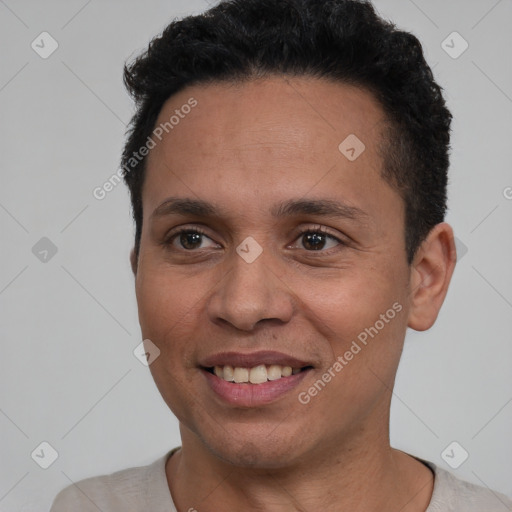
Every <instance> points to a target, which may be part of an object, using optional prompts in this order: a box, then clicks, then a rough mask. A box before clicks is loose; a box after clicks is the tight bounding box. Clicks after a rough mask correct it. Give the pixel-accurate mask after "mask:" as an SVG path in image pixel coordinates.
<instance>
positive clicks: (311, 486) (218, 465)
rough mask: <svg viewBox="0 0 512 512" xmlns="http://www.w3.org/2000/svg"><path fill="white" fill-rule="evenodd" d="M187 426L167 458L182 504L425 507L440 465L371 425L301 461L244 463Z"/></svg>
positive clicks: (355, 509)
mask: <svg viewBox="0 0 512 512" xmlns="http://www.w3.org/2000/svg"><path fill="white" fill-rule="evenodd" d="M180 427H181V435H182V448H181V450H179V451H178V452H177V453H176V454H175V455H173V456H172V457H171V458H170V459H169V460H168V461H167V465H166V474H167V480H168V483H169V488H170V490H171V494H172V496H173V500H174V502H175V504H176V506H177V508H178V510H179V511H180V512H184V511H189V510H197V511H199V512H216V511H218V510H246V511H255V512H256V511H271V512H292V511H307V510H323V511H325V512H328V511H336V512H340V511H350V512H363V511H364V512H377V511H378V512H386V511H390V512H391V511H393V512H396V510H400V511H401V512H425V510H426V509H427V507H428V504H429V502H430V498H431V496H432V490H433V474H432V472H431V471H430V470H429V469H428V468H427V467H426V466H424V465H423V464H422V463H421V462H419V461H417V460H415V459H414V458H412V457H410V456H409V455H407V454H405V453H403V452H401V451H399V450H395V449H392V448H391V447H390V445H389V440H388V439H389V437H388V436H387V435H375V434H374V435H373V436H372V435H370V434H368V433H367V432H366V431H364V430H363V431H362V432H361V433H360V434H359V435H358V436H357V437H356V438H354V437H351V441H350V443H346V442H345V443H343V442H340V441H339V440H333V442H332V443H324V444H323V446H324V449H321V448H320V447H314V448H312V449H311V450H310V451H309V452H308V453H304V454H303V456H301V458H300V460H298V461H297V463H296V464H294V465H293V467H278V468H275V467H273V468H262V467H253V468H247V467H244V468H240V467H237V466H233V465H232V464H229V463H227V462H225V461H223V460H222V459H220V458H219V457H218V456H216V455H215V454H213V453H212V452H211V451H210V450H209V449H208V448H207V447H206V446H205V445H204V444H203V443H202V442H201V440H199V438H198V437H197V436H196V435H195V434H194V433H192V432H191V431H190V430H188V429H187V428H185V427H183V426H180ZM324 441H325V440H324Z"/></svg>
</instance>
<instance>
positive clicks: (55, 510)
mask: <svg viewBox="0 0 512 512" xmlns="http://www.w3.org/2000/svg"><path fill="white" fill-rule="evenodd" d="M174 451H175V450H171V452H168V453H166V454H165V455H164V456H163V457H160V458H159V459H157V460H156V461H154V462H153V463H152V464H150V465H147V466H139V467H133V468H127V469H123V470H121V471H116V472H115V473H110V474H107V475H100V476H94V477H91V478H85V479H83V480H80V481H78V482H76V483H73V484H71V485H68V486H67V487H65V488H64V489H63V490H62V491H60V492H59V494H57V496H56V497H55V499H54V501H53V504H52V507H51V509H50V512H69V511H70V510H73V511H77V512H89V511H90V512H98V510H101V511H102V512H118V511H119V512H121V511H122V512H135V511H139V510H145V507H146V506H147V505H152V504H153V503H154V504H155V505H156V504H160V503H161V502H162V503H164V502H165V506H167V507H168V506H169V503H170V500H171V497H170V492H169V488H168V486H167V481H166V477H165V462H166V460H167V458H168V457H169V455H170V454H171V453H173V452H174ZM167 510H172V509H169V508H167Z"/></svg>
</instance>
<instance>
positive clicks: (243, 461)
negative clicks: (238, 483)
mask: <svg viewBox="0 0 512 512" xmlns="http://www.w3.org/2000/svg"><path fill="white" fill-rule="evenodd" d="M198 435H199V436H200V438H201V440H202V442H203V443H204V444H205V446H206V447H207V448H208V449H209V450H210V451H211V452H212V453H213V454H214V455H215V456H216V457H218V458H219V459H221V460H223V461H225V462H227V463H228V464H231V465H233V466H237V467H240V468H253V469H278V468H284V467H287V466H289V465H291V464H293V462H294V461H295V460H296V459H297V458H299V457H300V456H301V455H302V450H304V449H306V447H303V446H302V443H301V442H299V441H300V440H301V438H300V437H298V438H296V437H295V436H298V435H299V433H298V432H297V433H295V436H294V435H293V434H292V433H289V432H285V431H284V430H281V431H280V432H279V433H277V432H271V433H269V432H268V431H265V430H262V429H261V428H259V429H255V430H252V429H247V431H246V432H244V433H242V432H239V433H238V434H233V432H226V431H222V432H218V435H213V436H212V433H211V432H209V433H208V434H206V435H204V433H198Z"/></svg>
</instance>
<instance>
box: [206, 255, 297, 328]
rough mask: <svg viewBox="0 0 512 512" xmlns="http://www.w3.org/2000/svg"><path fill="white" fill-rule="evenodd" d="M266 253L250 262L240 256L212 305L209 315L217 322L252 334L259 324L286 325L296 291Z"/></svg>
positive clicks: (220, 284)
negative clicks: (279, 273)
mask: <svg viewBox="0 0 512 512" xmlns="http://www.w3.org/2000/svg"><path fill="white" fill-rule="evenodd" d="M270 258H271V256H270V255H269V254H265V251H263V253H262V254H261V255H260V256H259V257H258V258H257V259H256V260H255V261H253V262H251V263H247V261H245V260H244V259H243V258H241V257H240V256H239V255H238V254H237V253H234V254H233V256H232V262H230V267H229V269H228V271H227V273H226V274H225V275H224V277H223V278H222V279H221V280H220V282H219V284H218V285H217V287H216V288H215V290H214V292H213V293H212V295H211V297H210V300H209V302H208V314H209V316H210V319H211V321H212V322H214V323H217V324H219V323H221V324H226V322H227V323H228V324H230V325H232V326H233V327H235V328H236V329H239V330H242V331H251V330H253V329H255V328H256V326H257V324H258V323H259V322H261V323H264V322H263V321H267V322H272V321H273V322H276V323H278V324H284V323H287V322H289V321H290V319H291V318H292V315H293V311H294V303H295V302H294V299H293V292H292V290H291V289H290V288H289V287H288V286H287V284H286V282H285V281H284V280H283V278H281V277H278V275H276V271H275V270H273V269H272V268H271V266H270V261H269V260H270Z"/></svg>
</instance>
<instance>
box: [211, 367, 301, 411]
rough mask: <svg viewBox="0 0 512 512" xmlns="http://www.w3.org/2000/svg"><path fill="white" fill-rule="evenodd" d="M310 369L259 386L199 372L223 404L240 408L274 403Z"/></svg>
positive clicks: (296, 384)
mask: <svg viewBox="0 0 512 512" xmlns="http://www.w3.org/2000/svg"><path fill="white" fill-rule="evenodd" d="M310 371H311V369H307V370H303V371H301V372H299V373H296V374H295V375H290V376H289V377H281V378H280V379H276V380H270V381H267V382H263V383H261V384H251V383H242V384H236V383H234V382H228V381H226V380H224V379H221V378H219V377H217V376H216V375H214V374H212V373H210V372H207V371H206V370H203V369H202V370H201V373H202V374H203V375H204V376H205V377H206V381H207V382H208V384H209V385H210V388H211V389H212V390H213V391H214V392H215V393H216V394H217V395H218V396H220V397H221V398H222V399H223V400H224V401H225V402H227V403H229V404H231V405H239V406H241V407H257V406H259V405H266V404H269V403H271V402H274V401H275V400H277V399H278V398H280V397H282V396H283V395H284V394H286V393H288V392H289V391H291V390H292V389H293V388H295V387H296V386H298V385H299V384H300V383H301V382H302V380H303V379H304V378H305V377H306V375H307V374H308V373H309V372H310Z"/></svg>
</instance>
